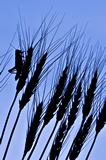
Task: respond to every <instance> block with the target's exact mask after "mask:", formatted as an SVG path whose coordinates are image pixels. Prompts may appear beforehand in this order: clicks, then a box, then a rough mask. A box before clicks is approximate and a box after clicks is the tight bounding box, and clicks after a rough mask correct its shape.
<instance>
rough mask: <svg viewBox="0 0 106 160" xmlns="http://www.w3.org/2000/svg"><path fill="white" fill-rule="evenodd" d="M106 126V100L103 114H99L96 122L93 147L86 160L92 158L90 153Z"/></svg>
mask: <svg viewBox="0 0 106 160" xmlns="http://www.w3.org/2000/svg"><path fill="white" fill-rule="evenodd" d="M105 124H106V100H105V102H104V105H103V108H102V110H101V112H99V115H98V118H97V120H96V134H95V137H94V140H93V143H92V145H91V147H90V149H89V152H88V154H87V156H86V160H88V158H89V156H90V153H91V151H92V149H93V146H94V144H95V141H96V139H97V136H98V134H99V133H100V131H101V130H102V128H103V127H104V125H105Z"/></svg>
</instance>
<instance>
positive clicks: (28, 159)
mask: <svg viewBox="0 0 106 160" xmlns="http://www.w3.org/2000/svg"><path fill="white" fill-rule="evenodd" d="M44 127H45V126H44V125H43V126H42V128H41V130H40V132H39V134H38V137H37V139H36V141H35V144H34V146H33V148H32V150H31V152H30V154H29V156H28V158H27V160H30V158H31V156H32V153H33V151H34V149H35V147H36V145H37V143H38V140H39V137H40V135H41V133H42V131H43V129H44Z"/></svg>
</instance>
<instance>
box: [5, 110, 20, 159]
mask: <svg viewBox="0 0 106 160" xmlns="http://www.w3.org/2000/svg"><path fill="white" fill-rule="evenodd" d="M20 113H21V110H19V111H18V115H17V118H16V120H15V123H14V126H13V129H12V131H11V134H10V137H9V140H8V143H7V147H6V150H5V153H4V156H3V160H5V158H6V155H7V152H8V149H9V146H10V143H11V140H12V136H13V133H14V130H15V128H16V125H17V122H18V120H19V116H20Z"/></svg>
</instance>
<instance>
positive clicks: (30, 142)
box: [22, 102, 43, 160]
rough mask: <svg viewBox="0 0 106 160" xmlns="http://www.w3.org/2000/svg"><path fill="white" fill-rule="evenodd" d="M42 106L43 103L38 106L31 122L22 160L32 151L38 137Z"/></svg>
mask: <svg viewBox="0 0 106 160" xmlns="http://www.w3.org/2000/svg"><path fill="white" fill-rule="evenodd" d="M42 106H43V102H41V103H39V105H38V106H37V111H36V113H35V114H34V117H33V119H32V120H31V124H30V126H29V129H28V132H27V136H26V143H25V149H24V154H23V158H22V160H23V159H24V157H25V155H26V154H27V152H28V151H29V150H30V149H31V147H32V145H33V142H34V139H35V137H36V133H37V130H38V127H39V125H40V121H41V115H42Z"/></svg>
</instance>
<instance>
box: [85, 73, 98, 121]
mask: <svg viewBox="0 0 106 160" xmlns="http://www.w3.org/2000/svg"><path fill="white" fill-rule="evenodd" d="M96 84H97V70H96V71H95V73H94V77H93V78H92V80H91V84H90V87H89V89H88V90H87V95H86V96H85V103H84V105H83V108H82V113H83V120H82V124H83V123H84V121H85V120H86V118H87V116H88V115H89V112H90V111H91V106H92V102H93V99H94V94H95V93H94V92H95V90H96Z"/></svg>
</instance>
